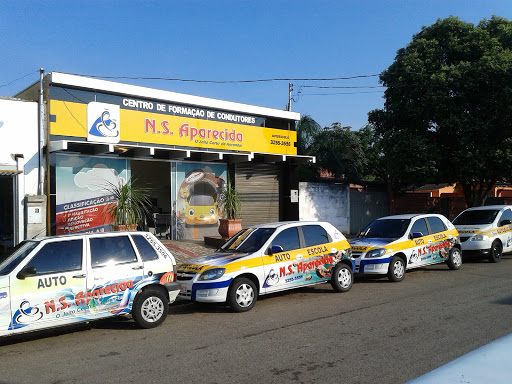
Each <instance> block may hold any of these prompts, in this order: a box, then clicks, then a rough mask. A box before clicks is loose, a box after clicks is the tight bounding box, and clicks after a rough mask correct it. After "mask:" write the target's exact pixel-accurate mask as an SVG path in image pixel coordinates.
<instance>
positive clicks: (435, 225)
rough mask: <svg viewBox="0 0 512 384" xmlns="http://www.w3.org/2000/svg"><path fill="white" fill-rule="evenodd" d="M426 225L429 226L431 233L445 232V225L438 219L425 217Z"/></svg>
mask: <svg viewBox="0 0 512 384" xmlns="http://www.w3.org/2000/svg"><path fill="white" fill-rule="evenodd" d="M427 220H428V223H429V224H430V229H431V231H432V233H439V232H444V231H446V229H447V228H446V225H444V223H443V221H442V220H441V219H440V218H439V217H435V216H432V217H427Z"/></svg>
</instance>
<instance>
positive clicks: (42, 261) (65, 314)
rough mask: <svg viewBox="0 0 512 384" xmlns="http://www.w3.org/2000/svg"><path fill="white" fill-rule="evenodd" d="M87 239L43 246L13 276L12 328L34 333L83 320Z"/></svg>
mask: <svg viewBox="0 0 512 384" xmlns="http://www.w3.org/2000/svg"><path fill="white" fill-rule="evenodd" d="M83 255H84V242H83V238H75V239H58V240H56V241H48V242H45V243H43V244H42V246H41V248H39V249H38V250H37V251H36V253H35V254H34V256H32V257H31V256H29V259H27V260H26V261H24V262H23V263H22V264H21V265H20V269H19V270H18V269H17V270H16V271H15V272H14V273H12V274H11V281H10V289H11V308H12V322H11V329H13V330H14V331H26V330H34V329H39V328H44V327H50V326H53V325H54V324H55V325H60V324H62V323H71V322H74V321H78V320H80V317H81V316H83V314H84V307H83V306H80V300H79V297H80V295H81V294H83V292H84V291H85V289H86V271H85V262H84V256H83Z"/></svg>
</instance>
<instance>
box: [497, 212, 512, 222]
mask: <svg viewBox="0 0 512 384" xmlns="http://www.w3.org/2000/svg"><path fill="white" fill-rule="evenodd" d="M503 220H510V221H511V222H512V211H510V209H505V211H504V212H503V214H502V215H501V219H500V222H501V221H503Z"/></svg>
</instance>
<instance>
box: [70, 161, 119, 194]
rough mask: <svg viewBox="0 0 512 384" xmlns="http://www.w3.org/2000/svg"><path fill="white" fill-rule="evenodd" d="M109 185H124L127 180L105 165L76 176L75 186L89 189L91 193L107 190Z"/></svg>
mask: <svg viewBox="0 0 512 384" xmlns="http://www.w3.org/2000/svg"><path fill="white" fill-rule="evenodd" d="M109 183H112V184H114V185H118V184H119V183H121V184H122V185H124V184H125V183H126V180H125V179H124V178H122V177H120V176H118V174H117V172H116V171H115V170H114V169H111V168H108V167H107V166H106V165H105V164H96V165H95V166H94V168H92V169H91V170H89V171H87V172H78V173H77V174H76V175H75V184H76V185H77V186H78V187H80V188H89V189H90V190H91V191H98V190H105V187H106V186H107V185H109Z"/></svg>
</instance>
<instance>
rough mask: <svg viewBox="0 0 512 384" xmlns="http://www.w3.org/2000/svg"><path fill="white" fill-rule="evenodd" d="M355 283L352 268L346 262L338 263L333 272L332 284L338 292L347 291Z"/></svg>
mask: <svg viewBox="0 0 512 384" xmlns="http://www.w3.org/2000/svg"><path fill="white" fill-rule="evenodd" d="M353 283H354V274H353V273H352V268H351V267H350V266H348V265H347V264H345V263H338V264H336V265H335V266H334V269H333V270H332V272H331V286H332V289H334V290H335V291H336V292H347V291H348V290H350V288H352V284H353Z"/></svg>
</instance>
